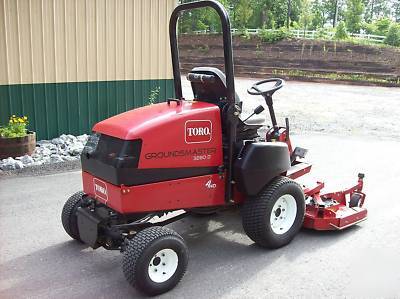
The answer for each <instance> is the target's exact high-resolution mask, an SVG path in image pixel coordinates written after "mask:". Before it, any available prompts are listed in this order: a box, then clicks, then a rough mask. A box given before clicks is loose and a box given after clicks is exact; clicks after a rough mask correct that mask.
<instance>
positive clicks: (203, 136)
mask: <svg viewBox="0 0 400 299" xmlns="http://www.w3.org/2000/svg"><path fill="white" fill-rule="evenodd" d="M211 137H212V123H211V121H210V120H187V121H186V122H185V142H186V143H188V144H190V143H206V142H210V141H211Z"/></svg>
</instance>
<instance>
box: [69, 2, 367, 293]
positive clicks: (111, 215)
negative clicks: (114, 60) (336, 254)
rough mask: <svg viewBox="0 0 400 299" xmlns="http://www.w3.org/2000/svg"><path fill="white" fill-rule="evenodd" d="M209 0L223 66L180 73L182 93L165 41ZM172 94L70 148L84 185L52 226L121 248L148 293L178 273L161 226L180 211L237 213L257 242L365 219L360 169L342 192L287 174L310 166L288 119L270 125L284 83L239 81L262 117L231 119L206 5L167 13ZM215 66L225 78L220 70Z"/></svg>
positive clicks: (175, 242)
mask: <svg viewBox="0 0 400 299" xmlns="http://www.w3.org/2000/svg"><path fill="white" fill-rule="evenodd" d="M202 7H211V8H214V9H215V10H216V12H217V13H218V15H219V16H220V18H221V23H222V32H223V43H224V59H225V73H223V72H222V71H220V70H219V69H216V68H208V67H196V68H194V69H193V70H192V71H191V72H190V73H189V74H188V76H187V79H188V80H189V81H190V82H191V85H192V90H193V94H194V99H193V100H185V99H184V98H183V95H182V86H181V74H180V68H179V56H178V46H177V38H176V25H177V20H178V17H179V15H180V13H181V12H182V11H186V10H189V9H197V8H202ZM169 31H170V42H171V55H172V66H173V74H174V85H175V95H176V97H175V98H174V99H167V100H166V101H165V102H163V103H159V104H155V105H150V106H147V107H142V108H138V109H134V110H131V111H127V112H125V113H122V114H119V115H116V116H114V117H111V118H109V119H106V120H104V121H102V122H100V123H98V124H96V125H95V126H94V128H93V135H91V136H90V138H89V140H88V142H87V144H86V145H85V148H84V150H83V152H82V155H81V161H82V180H83V192H77V193H75V194H74V195H72V196H71V197H70V198H69V199H68V200H67V202H66V203H65V205H64V208H63V211H62V216H61V218H62V224H63V226H64V229H65V231H66V232H67V233H68V234H69V235H70V236H71V237H72V238H73V239H75V240H78V241H81V242H84V243H86V244H88V245H89V246H91V247H92V248H94V249H95V248H98V247H100V246H101V247H103V248H105V249H110V250H120V251H121V252H122V253H123V272H124V274H125V277H126V279H127V280H128V282H129V283H130V284H131V285H132V286H135V287H136V288H138V289H139V290H140V291H142V292H144V293H147V294H150V295H155V294H160V293H163V292H166V291H168V290H170V289H172V288H173V287H174V286H175V285H176V284H177V283H178V282H179V281H180V280H181V278H182V277H183V275H184V273H185V271H186V268H187V263H188V249H187V246H186V244H185V242H184V240H183V238H182V237H180V236H179V235H178V234H177V233H176V232H174V231H172V230H171V229H169V228H166V227H164V226H165V225H167V224H169V223H171V222H173V221H176V220H179V219H181V218H182V217H185V216H186V215H189V214H212V213H215V212H217V211H219V210H220V209H221V208H222V209H223V208H226V207H240V208H241V209H242V213H241V215H242V223H243V229H244V231H245V233H246V234H247V236H248V237H249V238H250V239H251V240H253V241H254V242H255V243H256V244H257V245H259V246H262V247H266V248H279V247H282V246H284V245H286V244H288V243H289V242H290V241H291V240H292V239H293V238H294V237H295V236H296V234H297V233H298V231H299V230H300V228H301V227H302V226H304V227H306V228H312V229H316V230H335V229H338V230H340V229H345V228H347V227H349V226H351V225H354V224H356V223H358V222H360V221H362V220H365V219H366V217H367V210H366V209H365V208H364V207H363V204H364V201H365V194H364V193H363V192H362V188H363V177H364V175H363V174H359V178H358V183H357V184H356V185H355V186H354V187H352V188H349V189H346V190H343V191H340V192H334V193H323V191H322V189H323V187H324V184H323V183H321V182H317V183H316V184H315V185H314V186H304V185H300V184H299V183H298V182H297V179H299V178H300V177H302V176H304V175H306V174H308V173H309V172H310V171H311V165H310V164H308V163H306V162H304V161H305V155H306V153H307V150H306V149H303V148H300V147H296V148H294V149H293V147H292V144H291V141H290V127H289V120H288V119H286V122H285V126H284V127H281V126H278V124H277V120H276V117H275V112H274V108H273V100H272V95H273V94H274V92H276V91H277V90H279V89H280V88H282V87H283V85H284V81H283V80H282V79H279V78H272V79H267V80H263V81H259V82H257V83H256V84H254V85H253V86H251V87H250V88H249V89H248V93H249V94H250V95H261V96H263V97H264V99H265V104H266V106H267V107H268V110H269V115H270V118H271V125H270V126H269V129H268V130H267V133H266V134H265V136H260V135H259V134H258V131H259V129H260V128H262V127H263V126H265V124H264V123H259V124H258V123H256V124H254V123H253V124H250V123H248V122H247V120H248V119H250V118H251V117H252V116H253V115H256V114H260V113H261V112H262V111H263V110H264V106H261V105H260V106H258V107H257V108H255V109H254V112H253V114H252V115H250V116H249V117H247V119H245V120H242V119H241V118H240V115H241V107H242V102H241V100H240V98H239V96H238V95H237V94H236V92H235V82H234V73H233V55H232V40H231V30H230V22H229V18H228V14H227V12H226V10H225V9H224V7H223V6H222V5H221V4H220V3H218V2H216V1H199V2H191V3H186V4H182V5H179V6H177V8H176V9H175V10H174V11H173V13H172V15H171V19H170V27H169ZM225 74H226V75H225Z"/></svg>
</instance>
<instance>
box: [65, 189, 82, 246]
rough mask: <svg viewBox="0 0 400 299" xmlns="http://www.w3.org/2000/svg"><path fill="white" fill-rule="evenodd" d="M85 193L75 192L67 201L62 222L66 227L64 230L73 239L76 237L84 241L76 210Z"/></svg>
mask: <svg viewBox="0 0 400 299" xmlns="http://www.w3.org/2000/svg"><path fill="white" fill-rule="evenodd" d="M83 195H84V193H83V192H82V191H79V192H76V193H74V194H73V195H72V196H71V197H70V198H68V200H67V201H66V202H65V204H64V207H63V210H62V213H61V222H62V225H63V227H64V230H65V231H66V233H67V234H68V235H69V236H70V237H71V238H72V239H75V240H77V241H79V242H82V240H81V238H80V237H79V229H78V219H77V216H76V210H77V209H78V207H79V206H80V205H81V203H82V196H83Z"/></svg>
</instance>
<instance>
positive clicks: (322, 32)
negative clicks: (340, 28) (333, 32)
mask: <svg viewBox="0 0 400 299" xmlns="http://www.w3.org/2000/svg"><path fill="white" fill-rule="evenodd" d="M316 38H322V39H327V38H329V29H328V28H324V27H322V28H318V29H317V33H316Z"/></svg>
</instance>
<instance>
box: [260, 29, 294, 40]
mask: <svg viewBox="0 0 400 299" xmlns="http://www.w3.org/2000/svg"><path fill="white" fill-rule="evenodd" d="M258 36H259V37H260V39H261V40H262V41H263V42H266V43H276V42H278V41H280V40H283V39H287V38H291V37H292V34H291V33H290V31H288V30H287V29H286V28H280V29H278V30H276V31H273V30H267V29H261V30H260V31H259V33H258Z"/></svg>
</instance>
